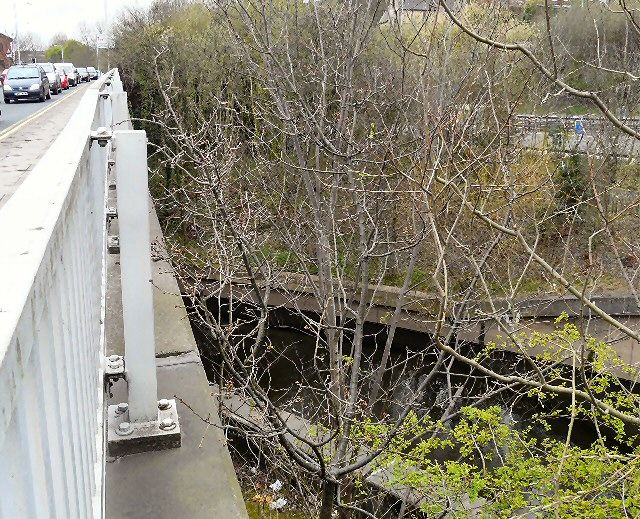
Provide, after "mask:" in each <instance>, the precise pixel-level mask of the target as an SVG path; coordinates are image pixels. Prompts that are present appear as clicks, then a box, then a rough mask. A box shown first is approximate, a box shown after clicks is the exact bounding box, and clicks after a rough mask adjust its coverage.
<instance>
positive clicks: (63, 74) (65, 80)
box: [53, 64, 69, 90]
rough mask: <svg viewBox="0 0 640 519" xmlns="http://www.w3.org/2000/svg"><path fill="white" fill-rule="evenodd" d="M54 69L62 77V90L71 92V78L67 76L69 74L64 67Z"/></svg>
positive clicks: (58, 65) (57, 66)
mask: <svg viewBox="0 0 640 519" xmlns="http://www.w3.org/2000/svg"><path fill="white" fill-rule="evenodd" d="M53 67H54V68H55V69H56V72H57V73H58V75H59V76H60V86H61V87H62V90H69V76H67V73H66V72H65V71H64V67H63V66H62V65H60V64H57V65H54V66H53Z"/></svg>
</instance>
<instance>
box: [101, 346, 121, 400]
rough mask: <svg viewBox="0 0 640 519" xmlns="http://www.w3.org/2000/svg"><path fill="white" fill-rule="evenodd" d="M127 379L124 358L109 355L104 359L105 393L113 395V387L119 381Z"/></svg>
mask: <svg viewBox="0 0 640 519" xmlns="http://www.w3.org/2000/svg"><path fill="white" fill-rule="evenodd" d="M124 377H125V369H124V357H122V355H109V356H108V357H105V359H104V391H105V393H107V394H108V395H109V396H112V395H111V386H112V385H113V383H114V382H115V381H117V380H120V379H121V378H124Z"/></svg>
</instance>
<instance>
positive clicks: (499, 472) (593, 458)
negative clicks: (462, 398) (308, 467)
mask: <svg viewBox="0 0 640 519" xmlns="http://www.w3.org/2000/svg"><path fill="white" fill-rule="evenodd" d="M502 415H503V411H502V409H501V408H500V407H498V406H490V407H488V408H484V409H478V408H470V407H467V408H463V409H462V410H461V419H460V420H459V422H458V423H457V424H456V425H455V426H453V427H452V428H451V429H448V428H447V427H445V426H444V425H443V424H439V423H434V422H431V421H430V420H429V419H428V418H422V419H420V418H418V417H417V416H416V415H415V414H410V415H409V416H408V417H407V420H406V421H405V423H404V425H403V426H402V427H401V430H400V431H399V434H398V436H397V437H396V438H394V439H393V441H392V442H391V447H390V448H389V449H388V452H387V453H385V454H383V455H381V456H380V458H379V459H378V468H386V469H387V470H389V471H390V472H391V473H392V474H393V476H392V478H391V479H390V480H389V482H388V486H389V487H390V488H392V487H395V486H408V487H409V488H411V489H413V490H414V492H415V493H416V495H421V496H423V501H422V505H421V508H422V511H423V512H424V513H426V514H427V515H428V516H429V517H433V516H436V515H439V514H443V513H445V512H447V511H449V512H451V513H452V514H453V517H466V513H467V512H466V511H467V510H469V507H474V508H475V507H480V509H481V510H482V517H487V518H490V517H512V516H513V515H516V514H522V513H528V514H529V515H528V516H529V517H548V516H550V515H552V516H553V515H554V514H556V515H555V516H556V517H560V518H566V519H570V518H576V517H590V518H609V517H611V518H615V517H636V516H637V515H638V514H640V500H639V499H637V495H638V491H639V490H640V470H638V463H639V462H640V451H638V450H635V451H633V452H632V453H630V454H620V453H619V452H618V451H617V450H616V449H615V448H611V447H606V446H605V445H604V444H602V443H601V442H596V443H594V444H593V445H592V446H591V447H588V448H580V447H576V446H573V445H566V444H565V442H563V441H559V440H555V439H552V438H546V439H544V440H542V441H539V440H536V439H535V438H534V437H533V436H532V435H531V432H530V430H529V429H524V430H517V429H515V428H513V427H511V426H508V425H507V424H505V423H504V421H503V417H502ZM388 432H389V429H388V427H383V426H381V425H379V424H372V423H371V422H366V421H365V422H363V423H360V424H358V426H357V427H355V428H354V435H353V440H354V443H356V444H362V443H366V444H367V445H369V446H370V448H372V449H375V448H377V447H379V446H380V445H381V444H382V441H383V438H384V437H385V435H386V434H387V433H388ZM445 448H446V449H449V450H450V451H451V452H456V453H459V456H458V457H457V459H454V460H447V461H438V460H437V457H435V456H434V454H435V453H436V452H437V451H439V450H442V449H445ZM625 513H626V514H628V515H626V516H625Z"/></svg>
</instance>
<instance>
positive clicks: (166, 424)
mask: <svg viewBox="0 0 640 519" xmlns="http://www.w3.org/2000/svg"><path fill="white" fill-rule="evenodd" d="M121 425H122V424H121ZM175 426H176V423H175V422H174V421H173V418H165V419H164V420H162V421H161V422H160V429H162V430H163V431H169V430H171V429H173V428H175Z"/></svg>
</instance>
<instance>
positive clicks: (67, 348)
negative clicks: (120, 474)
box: [0, 71, 126, 519]
mask: <svg viewBox="0 0 640 519" xmlns="http://www.w3.org/2000/svg"><path fill="white" fill-rule="evenodd" d="M118 90H119V91H122V83H121V82H120V80H119V77H118V73H117V71H111V72H110V73H108V74H106V75H104V76H103V77H102V78H101V79H100V80H99V81H97V82H96V83H94V84H92V85H91V87H90V88H88V89H87V92H86V93H84V94H83V98H82V99H81V101H80V104H79V106H78V108H77V109H76V111H75V112H74V115H73V116H72V117H71V119H70V121H69V123H68V124H67V126H66V127H65V129H64V130H63V131H62V132H61V134H60V135H59V136H58V138H57V139H56V140H55V142H54V143H53V144H52V146H51V147H50V148H49V150H48V151H47V153H46V154H45V155H44V156H43V157H42V159H41V160H40V161H39V162H38V164H37V165H36V166H35V168H34V169H33V171H32V172H31V173H30V174H29V176H28V177H27V178H26V180H25V181H24V183H23V184H22V186H21V187H20V188H19V189H18V191H17V192H16V193H15V194H14V195H13V196H12V197H11V198H10V199H9V201H8V202H7V203H6V205H5V206H4V207H3V209H2V210H1V211H0V518H2V519H14V518H31V517H34V518H41V517H42V518H44V517H60V518H74V517H82V518H85V517H100V516H102V515H103V507H104V505H103V502H104V500H103V482H104V476H103V474H104V433H103V422H104V402H103V373H102V358H103V348H104V290H105V275H104V274H105V247H106V245H105V185H106V174H107V169H108V161H107V159H108V154H109V146H110V145H107V146H105V147H101V146H99V145H98V143H96V142H94V141H92V138H91V133H92V132H94V131H95V130H96V129H97V128H98V127H103V126H104V127H110V126H111V123H112V112H113V109H112V106H111V103H112V99H111V98H109V97H108V96H106V95H105V94H106V93H108V92H112V91H114V92H116V91H118ZM125 106H126V105H125ZM119 109H120V110H122V107H119ZM125 109H126V108H125Z"/></svg>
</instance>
